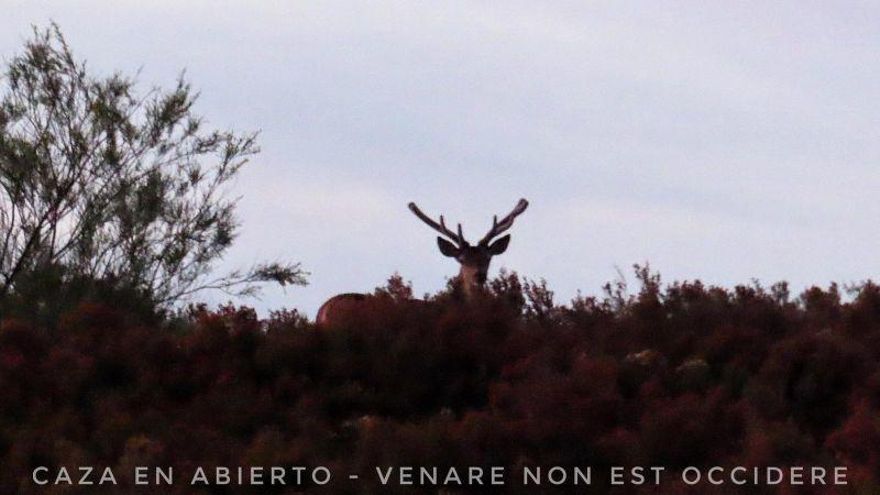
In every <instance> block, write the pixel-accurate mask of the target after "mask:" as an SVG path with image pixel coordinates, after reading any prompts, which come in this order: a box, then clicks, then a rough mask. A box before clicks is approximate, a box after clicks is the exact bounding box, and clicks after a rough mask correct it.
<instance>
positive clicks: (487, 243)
mask: <svg viewBox="0 0 880 495" xmlns="http://www.w3.org/2000/svg"><path fill="white" fill-rule="evenodd" d="M528 206H529V202H528V201H526V200H525V199H520V200H519V202H518V203H517V204H516V206H515V207H514V208H513V210H512V211H511V212H510V213H508V214H507V216H505V217H504V218H502V219H501V220H500V221H499V220H498V216H497V215H496V216H495V217H493V218H492V228H491V229H489V232H487V233H486V235H485V236H483V238H482V239H480V242H478V243H477V244H476V245H473V246H472V245H471V244H470V243H469V242H468V241H467V240H465V238H464V234H463V233H462V229H461V224H458V228H457V230H456V232H453V231H451V230H449V228H447V227H446V222H445V220H444V219H443V215H440V221H439V222H436V221H434V220H433V219H431V218H430V217H429V216H427V215H425V214H424V213H422V210H420V209H419V207H418V206H416V204H415V203H410V204H409V209H410V210H411V211H412V212H413V213H415V215H416V216H417V217H419V219H420V220H421V221H423V222H425V223H426V224H428V226H430V227H431V228H432V229H434V230H436V231H437V232H439V233H440V234H442V235H441V236H438V237H437V246H438V247H439V248H440V252H441V253H443V255H445V256H449V257H450V258H455V260H456V261H458V262H459V264H460V265H461V270H460V271H459V274H458V275H459V280H460V282H461V284H462V288H463V289H464V292H465V295H467V296H468V297H471V296H473V295H475V294H476V293H478V292H479V291H480V290H481V289H482V287H483V284H485V283H486V277H487V275H488V273H489V263H490V262H491V261H492V257H493V256H495V255H498V254H501V253H503V252H504V251H506V250H507V245H508V244H509V243H510V234H508V235H505V236H503V237H500V238H497V239H496V237H498V236H499V235H501V234H503V233H504V232H505V231H507V230H508V229H509V228H510V227H512V226H513V221H514V220H515V219H516V217H517V216H518V215H520V214H521V213H522V212H524V211H525V210H526V208H527V207H528ZM444 236H445V238H444ZM493 239H494V240H493Z"/></svg>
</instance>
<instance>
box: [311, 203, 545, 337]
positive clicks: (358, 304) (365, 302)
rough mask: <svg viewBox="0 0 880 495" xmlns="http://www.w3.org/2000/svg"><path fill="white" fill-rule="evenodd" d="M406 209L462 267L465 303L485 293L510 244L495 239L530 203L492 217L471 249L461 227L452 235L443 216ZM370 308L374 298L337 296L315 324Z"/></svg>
mask: <svg viewBox="0 0 880 495" xmlns="http://www.w3.org/2000/svg"><path fill="white" fill-rule="evenodd" d="M407 206H408V207H409V210H410V211H411V212H413V214H414V215H415V216H416V217H418V219H419V220H421V221H422V222H424V223H425V224H427V225H428V226H429V227H431V228H432V229H434V230H435V231H437V232H438V233H439V234H440V235H439V236H437V247H438V248H439V249H440V253H441V254H443V255H444V256H447V257H449V258H454V259H455V260H456V261H458V263H459V265H461V266H460V268H459V272H458V279H457V283H458V284H459V287H460V288H461V290H462V294H463V296H464V299H465V301H473V300H474V299H477V298H479V297H480V296H481V295H482V294H483V293H484V290H485V284H486V280H487V278H488V274H489V264H490V263H491V261H492V257H494V256H497V255H499V254H502V253H504V252H505V251H506V250H507V246H508V245H509V244H510V234H507V235H505V236H503V237H500V238H499V237H498V236H500V235H501V234H504V233H505V232H507V231H508V230H509V229H510V228H511V227H513V222H514V220H516V217H518V216H519V215H521V214H522V213H523V212H524V211H526V208H528V206H529V202H528V201H526V200H525V199H520V200H519V202H517V204H516V206H515V207H514V208H513V210H511V212H510V213H508V214H507V215H506V216H504V217H503V218H502V219H501V220H498V215H495V216H493V217H492V227H491V228H490V229H489V231H488V232H487V233H486V235H484V236H483V238H482V239H480V240H479V242H477V243H476V244H474V245H471V244H470V243H469V242H468V241H467V240H466V239H465V237H464V233H463V232H462V228H461V224H460V223H459V224H458V228H457V229H456V231H452V230H450V229H449V228H448V227H447V226H446V220H445V219H444V218H443V215H440V216H439V218H438V220H434V219H432V218H431V217H429V216H428V215H426V214H425V213H423V212H422V210H421V209H419V207H418V206H417V205H416V204H415V203H413V202H410V203H409V204H408V205H407ZM373 304H376V301H375V298H374V296H371V295H369V294H359V293H346V294H338V295H336V296H333V297H331V298H330V299H328V300H327V301H326V302H324V304H322V305H321V307H320V308H319V309H318V314H317V316H316V317H315V324H316V325H317V326H318V327H327V326H330V325H331V324H332V322H333V321H334V320H335V319H336V318H337V316H338V315H343V316H345V315H347V316H349V317H351V316H352V315H356V314H357V313H358V312H359V310H361V309H366V308H367V307H369V306H371V305H373Z"/></svg>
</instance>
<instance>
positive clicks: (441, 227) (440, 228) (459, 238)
mask: <svg viewBox="0 0 880 495" xmlns="http://www.w3.org/2000/svg"><path fill="white" fill-rule="evenodd" d="M408 206H409V209H410V211H412V212H413V213H414V214H415V215H416V216H417V217H419V220H421V221H423V222H425V223H426V224H428V226H430V227H431V228H432V229H434V230H436V231H437V232H439V233H441V234H443V235H445V236H446V237H448V238H449V239H450V240H452V241H453V242H455V243H456V244H458V246H459V247H461V246H464V245H465V244H467V242H466V241H465V240H464V235H462V233H461V224H458V235H456V234H455V233H454V232H452V231H451V230H449V229H448V228H447V227H446V221H445V220H444V219H443V215H440V223H437V222H435V221H434V220H432V219H431V217H429V216H428V215H425V214H424V213H422V210H420V209H419V207H418V206H416V204H415V203H413V202H410V203H409V205H408Z"/></svg>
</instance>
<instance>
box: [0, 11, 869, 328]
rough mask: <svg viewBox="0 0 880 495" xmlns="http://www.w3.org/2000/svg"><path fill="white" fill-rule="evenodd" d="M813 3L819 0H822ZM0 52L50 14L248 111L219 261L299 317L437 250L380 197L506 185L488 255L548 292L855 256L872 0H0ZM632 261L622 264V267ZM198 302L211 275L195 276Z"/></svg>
mask: <svg viewBox="0 0 880 495" xmlns="http://www.w3.org/2000/svg"><path fill="white" fill-rule="evenodd" d="M832 4H833V5H832ZM0 11H2V16H0V58H2V59H3V60H8V59H9V58H10V57H12V56H13V55H14V54H16V53H17V52H19V51H20V49H21V46H22V43H23V41H24V40H25V39H27V38H28V37H29V36H30V26H31V25H32V24H36V25H38V26H46V25H47V24H48V22H49V21H50V20H54V21H56V22H57V23H58V24H59V25H60V26H61V28H62V30H63V32H64V33H65V35H66V37H67V40H68V42H69V43H70V45H71V47H72V48H73V50H74V52H75V53H76V54H77V55H78V56H79V57H80V58H85V59H87V60H88V62H89V65H90V66H91V67H92V68H93V69H95V70H97V71H102V72H104V73H108V72H111V71H115V70H119V71H122V72H124V73H128V74H133V73H135V72H136V71H137V70H139V69H140V70H141V75H140V80H141V81H142V83H143V86H142V87H143V88H144V89H146V88H147V87H148V86H151V85H160V86H166V87H170V86H172V85H173V84H174V81H175V77H176V75H177V74H178V73H179V72H180V71H181V70H182V69H186V73H187V75H188V79H189V80H190V81H191V82H192V84H193V86H194V87H196V88H198V89H199V90H200V91H201V94H202V97H201V99H200V101H199V105H198V107H197V109H196V110H197V112H198V113H200V114H202V115H204V116H205V117H206V118H207V120H208V122H209V123H211V124H213V125H215V126H218V127H223V128H227V127H231V128H234V129H238V130H242V131H248V130H260V131H261V139H260V143H261V146H262V148H263V152H262V153H261V154H260V155H259V156H257V157H256V158H255V159H254V160H253V161H252V163H251V164H250V165H248V166H247V167H246V168H245V169H244V170H243V172H242V174H241V177H240V179H239V180H238V182H237V184H236V186H235V190H234V193H235V194H240V195H242V199H241V202H240V208H239V217H240V219H241V222H242V229H241V234H240V237H239V239H238V242H237V244H236V245H235V247H234V248H233V249H231V250H230V252H229V254H228V256H227V258H226V260H224V262H223V263H222V264H221V265H220V268H221V269H222V267H224V266H226V267H229V266H246V265H250V264H251V263H253V262H255V261H259V260H262V259H266V258H283V259H290V260H296V261H301V262H302V263H303V266H304V267H305V268H306V269H307V270H309V271H310V272H311V273H312V274H311V276H310V278H309V279H310V282H311V284H310V285H309V286H308V287H304V288H299V287H294V288H289V289H287V290H286V291H282V290H280V289H276V288H268V289H267V290H266V291H265V292H264V294H263V297H262V300H259V301H257V300H244V301H236V302H241V303H246V304H250V305H253V306H255V307H257V308H258V309H259V310H260V312H261V314H266V312H267V310H268V309H278V308H281V307H289V308H292V307H296V308H299V309H301V310H303V311H305V312H306V313H307V314H309V315H310V316H314V314H315V312H316V311H317V307H318V306H319V305H320V303H321V302H322V301H323V300H324V299H325V298H327V297H328V296H330V295H333V294H335V293H339V292H356V291H368V290H371V289H372V288H374V287H376V286H377V285H381V284H383V283H384V281H385V280H386V279H387V278H388V276H389V275H391V274H392V273H394V272H395V271H397V272H400V274H401V275H403V277H404V278H406V279H408V280H411V281H412V283H413V285H414V288H415V290H416V292H417V293H418V294H421V293H424V292H433V291H435V290H437V289H438V288H440V287H442V286H443V285H444V284H445V279H446V277H449V276H452V275H454V274H455V273H457V270H458V265H457V264H456V263H455V261H453V260H451V259H448V258H444V257H442V256H441V255H440V253H439V252H438V250H437V247H436V244H435V235H434V233H433V232H432V231H430V230H429V229H428V228H427V227H426V226H424V225H423V224H421V223H420V222H419V221H418V220H417V219H416V218H415V217H414V216H413V215H412V214H411V213H410V212H409V211H408V210H407V208H406V204H407V202H408V201H411V200H414V201H416V202H417V203H418V204H419V205H420V206H421V207H422V209H424V210H425V211H426V212H428V213H429V214H432V215H436V214H439V213H441V212H442V213H444V214H445V216H446V218H447V219H448V220H449V221H451V222H453V223H454V222H458V221H460V222H462V224H463V225H464V229H465V234H466V235H469V236H470V237H472V238H479V237H480V236H482V234H483V233H484V232H485V230H486V229H488V228H489V226H490V223H491V217H492V214H494V213H498V214H504V213H506V212H507V211H509V210H510V209H511V208H512V207H513V206H514V204H515V203H516V201H517V199H518V198H520V197H525V198H527V199H529V201H530V202H531V206H530V207H529V209H528V211H526V213H524V214H523V215H522V216H521V217H520V218H519V219H518V221H517V223H516V225H515V226H514V227H513V229H512V230H511V232H512V237H513V239H512V242H511V244H510V248H509V249H508V252H507V253H505V254H504V255H502V256H500V257H499V258H498V259H496V260H495V261H494V262H493V267H492V273H496V272H497V269H498V268H500V267H501V266H505V267H507V268H509V269H512V270H516V271H517V272H519V273H520V274H522V275H525V276H527V277H530V278H540V277H543V278H545V279H546V280H547V281H548V284H549V285H550V287H551V288H552V289H553V290H555V291H556V294H557V300H558V301H559V302H568V301H569V300H570V299H571V298H572V297H573V296H574V295H575V294H576V291H577V290H578V289H580V290H581V291H582V292H583V293H584V294H586V295H590V294H597V293H599V292H600V288H601V286H602V284H603V283H604V282H606V281H609V280H612V279H614V278H616V276H617V275H616V271H615V266H619V267H621V268H622V269H623V270H624V271H625V272H626V273H627V274H628V275H629V274H630V273H631V271H630V269H629V266H630V265H631V264H633V263H636V262H644V261H649V262H650V263H651V265H652V267H653V268H655V269H656V270H657V271H659V272H660V273H661V274H662V276H663V278H664V280H665V281H667V282H668V281H672V280H683V279H701V280H703V281H704V282H707V283H711V284H720V285H725V286H731V285H734V284H737V283H748V282H749V281H750V280H751V279H753V278H756V279H759V280H760V281H761V282H763V283H765V284H767V285H769V284H771V283H773V282H776V281H779V280H788V281H789V282H790V283H791V285H792V288H793V290H794V291H795V292H799V291H800V290H802V289H803V288H805V287H807V286H810V285H814V284H817V285H822V286H825V285H827V284H828V283H829V282H830V281H838V282H841V283H847V282H854V281H859V280H863V279H866V278H875V279H876V278H880V276H878V273H880V234H878V224H880V195H878V190H880V166H878V165H880V57H878V48H880V6H877V5H876V4H873V5H872V3H871V2H864V3H861V2H833V3H832V2H822V3H820V2H658V1H645V2H622V1H615V2H590V3H587V2H580V1H577V2H514V1H505V2H415V1H405V2H381V1H378V2H369V3H367V2H363V3H361V2H331V1H320V2H292V1H285V2H259V1H248V2H244V1H241V2H223V1H216V0H214V1H181V0H178V1H173V2H172V1H149V2H144V1H138V2H135V1H118V0H117V1H104V2H99V1H57V2H45V1H22V0H0ZM628 278H629V279H630V280H632V276H629V277H628ZM202 299H205V300H208V301H212V302H217V301H222V300H226V299H228V298H227V297H225V296H223V295H217V294H214V295H211V294H204V295H203V297H202Z"/></svg>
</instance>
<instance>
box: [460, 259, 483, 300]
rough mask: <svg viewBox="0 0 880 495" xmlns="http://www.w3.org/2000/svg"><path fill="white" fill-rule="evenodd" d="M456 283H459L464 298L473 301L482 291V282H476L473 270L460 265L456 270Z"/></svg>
mask: <svg viewBox="0 0 880 495" xmlns="http://www.w3.org/2000/svg"><path fill="white" fill-rule="evenodd" d="M458 283H459V284H460V285H461V291H462V294H464V298H465V300H468V301H473V300H474V299H476V298H477V297H479V296H480V294H482V293H483V290H484V287H483V284H481V283H479V282H477V280H476V278H475V275H474V273H473V271H470V270H467V269H466V268H465V267H462V268H461V270H459V272H458Z"/></svg>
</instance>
